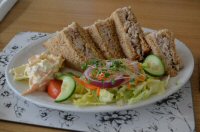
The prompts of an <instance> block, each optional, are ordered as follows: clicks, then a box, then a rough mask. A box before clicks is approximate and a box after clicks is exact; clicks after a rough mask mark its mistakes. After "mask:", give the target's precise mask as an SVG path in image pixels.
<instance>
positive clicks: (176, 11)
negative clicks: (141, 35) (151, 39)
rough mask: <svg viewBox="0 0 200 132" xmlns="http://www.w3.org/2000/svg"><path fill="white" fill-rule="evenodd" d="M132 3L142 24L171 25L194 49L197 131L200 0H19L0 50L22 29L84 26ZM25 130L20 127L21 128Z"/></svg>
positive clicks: (2, 32)
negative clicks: (73, 23) (76, 24)
mask: <svg viewBox="0 0 200 132" xmlns="http://www.w3.org/2000/svg"><path fill="white" fill-rule="evenodd" d="M129 5H130V6H132V8H133V10H134V13H135V14H136V16H137V18H138V21H139V22H140V24H141V25H142V26H143V27H148V28H152V29H162V28H168V29H170V30H172V31H173V32H174V34H175V36H176V38H178V39H180V40H181V41H183V42H184V43H186V44H187V46H188V47H189V48H190V49H191V51H192V52H193V56H194V58H195V69H194V72H193V75H192V78H191V82H192V93H193V102H194V112H195V122H196V131H197V132H198V131H200V88H199V84H200V75H199V73H200V44H199V42H200V8H199V7H200V1H199V0H193V1H191V0H182V1H179V0H165V1H160V0H148V1H145V0H140V1H137V0H126V1H125V0H123V1H120V0H115V1H113V0H99V1H97V0H84V1H83V0H42V1H41V0H18V3H17V4H16V5H15V6H14V7H13V9H12V10H11V11H10V12H9V13H8V15H7V16H6V18H5V19H4V20H3V21H2V22H1V23H0V50H2V49H3V48H4V47H5V46H6V44H7V43H8V42H9V41H10V39H11V38H12V37H14V36H15V35H16V34H17V33H19V32H26V31H36V32H55V31H57V30H61V29H62V28H63V27H65V26H67V25H68V24H70V23H71V22H73V21H76V22H78V23H80V24H81V25H82V26H87V25H90V24H92V23H93V22H94V21H96V20H97V19H104V18H106V17H108V16H109V15H110V14H111V12H113V11H114V10H115V9H116V8H119V7H123V6H129ZM22 127H23V129H20V128H22ZM16 130H20V131H21V132H26V131H29V132H35V131H43V132H47V131H48V132H61V131H63V130H55V129H51V128H44V127H38V126H32V125H25V124H19V123H11V122H7V121H0V131H9V132H15V131H16Z"/></svg>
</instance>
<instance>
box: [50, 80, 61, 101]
mask: <svg viewBox="0 0 200 132" xmlns="http://www.w3.org/2000/svg"><path fill="white" fill-rule="evenodd" d="M61 85H62V81H59V80H51V81H50V82H49V85H48V88H47V92H48V95H49V96H50V97H52V98H54V99H56V97H57V96H58V95H59V94H60V91H61Z"/></svg>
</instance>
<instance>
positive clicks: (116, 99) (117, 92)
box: [72, 77, 169, 106]
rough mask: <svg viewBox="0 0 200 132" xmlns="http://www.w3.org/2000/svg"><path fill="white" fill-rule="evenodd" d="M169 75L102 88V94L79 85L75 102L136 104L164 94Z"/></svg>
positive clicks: (84, 104) (87, 104) (82, 104)
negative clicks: (131, 83)
mask: <svg viewBox="0 0 200 132" xmlns="http://www.w3.org/2000/svg"><path fill="white" fill-rule="evenodd" d="M168 80H169V77H166V78H165V79H162V80H159V79H157V78H152V77H151V78H148V79H147V80H146V81H145V82H142V83H140V84H139V85H137V86H134V85H131V88H130V87H128V86H127V85H123V86H121V87H119V88H109V89H101V91H100V95H99V96H98V95H97V92H96V91H95V90H88V89H87V90H84V92H83V89H84V87H83V86H77V89H76V91H75V94H74V95H73V96H72V100H73V103H74V104H75V105H77V106H89V105H90V106H91V105H105V104H109V103H116V104H117V105H124V104H134V103H136V102H138V101H141V100H146V99H148V98H149V97H150V96H152V95H156V94H163V93H164V92H165V88H166V86H167V84H168Z"/></svg>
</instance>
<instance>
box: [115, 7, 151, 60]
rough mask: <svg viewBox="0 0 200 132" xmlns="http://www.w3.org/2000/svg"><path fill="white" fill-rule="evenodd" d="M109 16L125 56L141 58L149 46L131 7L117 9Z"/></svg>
mask: <svg viewBox="0 0 200 132" xmlns="http://www.w3.org/2000/svg"><path fill="white" fill-rule="evenodd" d="M111 18H112V19H113V20H114V23H115V26H116V31H117V34H118V37H119V41H120V45H121V47H122V49H123V51H124V53H125V55H126V57H127V58H129V59H131V60H142V59H143V58H144V56H145V55H146V54H148V53H149V51H150V47H149V46H148V44H147V42H146V40H145V37H144V33H143V30H142V28H141V26H140V24H139V23H138V22H137V19H136V17H135V15H134V14H133V12H132V10H131V7H123V8H119V9H117V10H116V11H114V12H113V13H112V15H111Z"/></svg>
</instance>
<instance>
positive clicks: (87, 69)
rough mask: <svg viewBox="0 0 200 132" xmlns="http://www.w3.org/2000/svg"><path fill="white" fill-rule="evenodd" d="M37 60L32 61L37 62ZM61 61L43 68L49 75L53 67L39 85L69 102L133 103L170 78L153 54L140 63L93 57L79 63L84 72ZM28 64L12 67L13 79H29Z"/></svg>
mask: <svg viewBox="0 0 200 132" xmlns="http://www.w3.org/2000/svg"><path fill="white" fill-rule="evenodd" d="M51 56H53V55H51ZM40 58H41V57H40ZM52 58H53V57H52ZM41 61H42V60H39V61H38V62H41ZM51 61H52V60H51ZM38 62H37V63H35V65H39V63H38ZM60 63H62V59H60V62H57V63H56V64H59V65H58V66H56V68H57V70H53V69H52V68H53V67H52V68H50V69H49V70H47V71H46V72H44V73H46V74H43V77H45V76H47V77H48V75H49V74H50V73H49V72H51V71H52V70H53V71H54V72H53V73H51V77H50V78H48V80H47V81H48V82H49V83H47V81H46V80H40V81H39V82H40V83H39V85H41V84H45V85H47V92H48V95H49V96H50V97H52V98H53V99H54V101H55V102H56V103H67V102H68V103H69V102H71V103H73V104H74V105H77V106H88V105H106V104H110V103H116V104H118V105H124V104H133V103H136V102H138V101H141V100H144V99H147V98H148V97H150V96H151V95H154V94H160V93H163V92H164V91H165V88H166V86H167V83H168V80H169V77H168V76H165V77H164V73H165V71H164V66H163V64H162V61H161V60H160V59H159V58H158V57H157V56H155V55H149V56H147V57H146V59H145V60H144V62H143V63H140V62H138V61H130V60H128V59H113V60H96V59H92V60H90V61H88V62H87V63H85V64H83V65H82V68H83V69H84V72H83V74H81V75H77V74H74V73H73V72H65V71H64V70H63V69H65V68H62V67H61V65H60ZM47 67H48V68H49V67H50V66H47ZM30 68H31V65H30V64H25V65H22V66H21V67H17V68H14V69H13V70H12V71H13V74H14V77H15V79H16V80H23V79H27V78H28V79H29V80H30V79H31V76H30V74H29V73H26V72H27V70H26V69H30ZM54 68H55V67H54ZM18 69H20V70H18ZM43 69H44V68H43ZM36 72H38V70H36ZM16 73H17V74H16ZM20 73H21V74H24V77H22V75H21V74H20ZM34 74H37V73H34ZM52 75H53V76H52ZM17 76H19V77H17ZM49 80H50V81H49ZM32 92H33V91H32ZM29 94H30V93H29Z"/></svg>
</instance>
